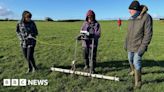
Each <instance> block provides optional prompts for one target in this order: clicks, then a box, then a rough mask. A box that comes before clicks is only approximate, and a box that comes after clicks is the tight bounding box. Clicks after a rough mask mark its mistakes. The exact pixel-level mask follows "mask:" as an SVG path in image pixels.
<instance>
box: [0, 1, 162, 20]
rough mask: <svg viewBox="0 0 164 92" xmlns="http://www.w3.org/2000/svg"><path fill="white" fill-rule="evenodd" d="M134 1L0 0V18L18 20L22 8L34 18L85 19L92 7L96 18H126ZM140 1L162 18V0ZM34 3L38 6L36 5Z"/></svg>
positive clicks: (152, 12) (150, 12) (155, 17)
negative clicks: (40, 0)
mask: <svg viewBox="0 0 164 92" xmlns="http://www.w3.org/2000/svg"><path fill="white" fill-rule="evenodd" d="M132 1H133V0H126V2H125V1H123V0H103V1H99V0H95V1H87V0H76V1H75V0H73V1H68V0H49V1H45V0H43V1H42V2H39V0H35V1H32V0H24V1H18V0H1V1H0V19H6V18H8V19H16V20H20V19H21V14H22V12H23V11H24V10H29V11H30V12H31V13H32V15H33V17H32V19H33V20H45V18H46V17H50V18H52V19H53V20H69V19H71V20H74V19H80V20H84V19H85V15H86V12H87V11H88V10H89V9H92V10H93V11H94V12H95V13H96V19H97V20H117V19H118V18H121V19H122V20H127V19H129V17H130V14H129V12H128V7H129V5H130V4H131V2H132ZM138 1H139V2H140V4H144V5H146V6H148V8H149V11H148V13H149V14H150V15H151V16H152V17H153V18H154V19H158V18H164V10H162V9H163V8H164V6H163V5H162V3H164V1H163V0H156V1H155V0H149V1H145V0H144V1H143V0H138ZM36 5H37V6H36Z"/></svg>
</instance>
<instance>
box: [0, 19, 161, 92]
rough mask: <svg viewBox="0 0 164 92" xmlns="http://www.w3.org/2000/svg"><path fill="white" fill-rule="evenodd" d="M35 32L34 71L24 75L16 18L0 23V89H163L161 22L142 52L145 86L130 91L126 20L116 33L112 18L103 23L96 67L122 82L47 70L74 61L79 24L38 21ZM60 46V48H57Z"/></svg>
mask: <svg viewBox="0 0 164 92" xmlns="http://www.w3.org/2000/svg"><path fill="white" fill-rule="evenodd" d="M36 24H37V27H38V30H39V36H38V40H39V41H38V42H37V45H36V48H35V60H36V64H37V66H38V67H39V69H40V70H39V71H38V72H36V73H31V74H26V73H25V72H26V70H27V62H26V61H25V59H24V57H23V55H22V51H21V49H20V46H19V40H18V38H17V36H16V33H15V27H16V22H0V33H1V34H0V41H1V42H0V43H1V44H0V84H1V85H0V92H25V91H27V92H31V91H35V92H129V91H136V92H162V91H163V90H164V71H163V67H164V30H163V29H164V26H163V25H164V22H162V21H154V28H153V29H154V33H153V39H152V42H151V44H150V46H149V49H148V52H147V53H145V55H144V56H143V61H142V65H143V75H142V81H143V86H142V88H141V89H140V90H133V77H132V76H129V75H128V71H129V64H128V61H127V53H126V52H125V51H124V49H123V43H124V39H125V35H126V31H127V21H123V25H122V30H121V31H118V28H117V22H116V21H101V22H100V24H101V29H102V35H101V38H100V40H99V47H98V53H97V54H98V55H97V63H98V66H97V67H96V71H97V72H98V73H99V74H104V75H109V76H118V77H120V78H121V79H122V81H120V82H115V81H110V80H103V79H96V78H93V79H92V78H89V77H83V76H77V75H69V74H64V73H59V72H50V67H51V66H56V67H63V68H68V69H69V68H70V67H71V66H70V65H71V61H72V60H73V54H74V45H75V37H76V36H77V35H78V34H79V30H80V27H81V25H82V22H37V23H36ZM56 44H60V45H62V46H57V45H56ZM77 59H78V62H77V67H78V68H77V70H81V71H82V70H83V59H82V49H81V44H80V42H79V43H78V51H77ZM7 78H10V79H14V78H16V79H19V78H26V79H48V82H49V85H48V86H26V87H4V86H2V82H3V79H7Z"/></svg>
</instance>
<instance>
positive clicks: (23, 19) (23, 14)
mask: <svg viewBox="0 0 164 92" xmlns="http://www.w3.org/2000/svg"><path fill="white" fill-rule="evenodd" d="M26 14H29V18H32V14H31V12H29V11H27V10H25V11H23V13H22V19H21V21H22V22H24V21H25V15H26Z"/></svg>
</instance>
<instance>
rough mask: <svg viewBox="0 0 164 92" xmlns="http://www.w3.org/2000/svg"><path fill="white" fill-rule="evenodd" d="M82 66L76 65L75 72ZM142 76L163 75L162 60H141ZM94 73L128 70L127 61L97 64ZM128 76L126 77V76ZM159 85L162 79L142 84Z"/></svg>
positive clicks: (163, 62) (67, 67)
mask: <svg viewBox="0 0 164 92" xmlns="http://www.w3.org/2000/svg"><path fill="white" fill-rule="evenodd" d="M156 66H157V67H159V69H156V70H150V71H144V67H150V68H151V67H156ZM54 67H58V68H63V69H71V64H70V65H60V66H59V65H55V64H54ZM83 67H84V64H83V63H78V64H76V68H77V70H79V69H80V70H83ZM142 67H143V69H142V75H146V74H150V73H152V74H163V73H164V60H162V61H154V60H142ZM96 69H98V71H96V72H97V73H98V74H106V73H108V72H110V71H111V72H112V71H116V72H117V71H120V70H124V69H130V66H129V62H128V61H127V60H122V61H121V60H120V61H102V62H97V64H96ZM127 76H128V75H127ZM150 82H151V83H159V82H164V78H163V79H162V78H160V79H155V80H150V81H143V84H147V83H150Z"/></svg>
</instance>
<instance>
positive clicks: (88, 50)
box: [83, 47, 97, 68]
mask: <svg viewBox="0 0 164 92" xmlns="http://www.w3.org/2000/svg"><path fill="white" fill-rule="evenodd" d="M91 52H92V49H91V48H90V47H84V48H83V57H84V63H85V65H86V66H90V64H91V62H90V60H89V59H90V57H91ZM96 55H97V47H94V49H93V58H92V60H93V68H95V67H96Z"/></svg>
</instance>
